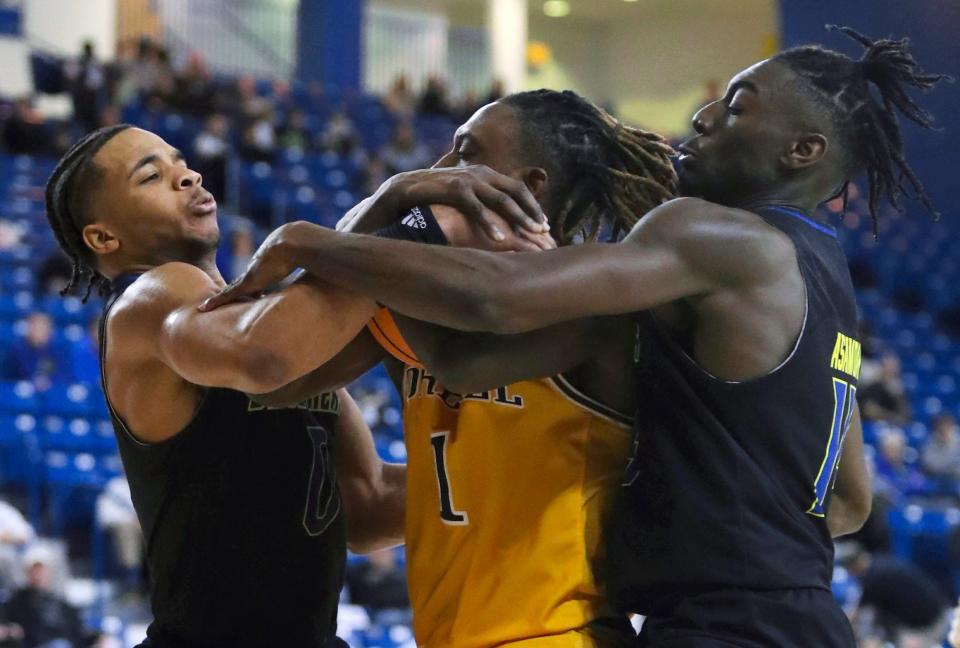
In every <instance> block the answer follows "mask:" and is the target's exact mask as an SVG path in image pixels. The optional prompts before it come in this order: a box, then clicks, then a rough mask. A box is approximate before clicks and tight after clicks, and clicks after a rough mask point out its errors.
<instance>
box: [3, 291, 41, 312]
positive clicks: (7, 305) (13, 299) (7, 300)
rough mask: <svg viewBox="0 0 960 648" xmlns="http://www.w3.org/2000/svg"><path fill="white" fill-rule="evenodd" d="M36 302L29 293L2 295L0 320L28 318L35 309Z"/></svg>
mask: <svg viewBox="0 0 960 648" xmlns="http://www.w3.org/2000/svg"><path fill="white" fill-rule="evenodd" d="M34 301H35V300H34V298H33V295H31V294H30V293H29V292H18V293H16V294H14V295H0V318H4V319H12V318H17V317H26V316H27V315H28V314H29V313H30V310H31V309H32V308H33V306H34Z"/></svg>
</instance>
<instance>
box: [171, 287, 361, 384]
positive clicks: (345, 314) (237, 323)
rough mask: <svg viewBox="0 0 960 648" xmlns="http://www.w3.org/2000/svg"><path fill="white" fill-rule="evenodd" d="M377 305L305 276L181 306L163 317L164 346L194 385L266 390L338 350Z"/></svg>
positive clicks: (353, 335) (316, 364)
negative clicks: (257, 291) (203, 308)
mask: <svg viewBox="0 0 960 648" xmlns="http://www.w3.org/2000/svg"><path fill="white" fill-rule="evenodd" d="M374 310H375V304H374V303H373V302H372V301H370V300H369V299H366V298H363V297H360V296H359V295H356V294H353V293H350V292H348V291H345V290H342V289H335V288H333V287H330V286H321V285H319V284H316V283H313V282H311V283H304V282H300V283H297V284H295V285H293V286H291V287H289V288H287V289H286V290H284V291H282V292H280V293H276V294H273V295H269V296H267V297H264V298H262V299H259V300H256V301H248V302H242V303H237V304H232V305H230V306H229V307H227V308H223V309H220V310H218V311H215V312H213V313H209V314H205V313H200V312H198V311H197V310H196V308H195V307H194V306H187V307H185V308H182V309H179V310H178V311H177V312H175V313H173V314H171V316H169V317H168V318H167V321H166V322H165V324H164V326H165V334H164V344H163V347H164V351H165V356H166V359H167V361H168V362H169V364H170V365H171V366H172V367H173V368H174V369H175V370H176V371H177V372H178V373H179V374H180V375H181V376H183V377H184V378H185V379H187V380H188V381H190V382H193V383H194V384H198V385H203V386H209V387H228V388H232V389H237V390H240V391H245V392H247V393H254V394H258V393H267V392H271V391H274V390H277V389H279V388H281V387H283V386H284V385H287V384H289V383H291V382H293V381H294V380H297V379H298V378H300V377H301V376H303V375H305V374H307V373H309V372H310V371H311V370H312V369H314V368H316V367H317V366H319V365H322V364H324V363H325V362H326V361H328V360H329V359H330V358H332V357H333V356H334V355H336V354H337V353H338V352H339V351H340V350H341V349H342V348H343V347H344V346H346V345H347V343H348V342H349V341H350V340H352V339H353V338H354V337H355V336H356V334H357V333H358V332H359V331H360V330H361V329H362V328H363V326H364V325H365V324H366V322H367V321H368V320H369V318H370V317H371V315H372V314H373V312H374Z"/></svg>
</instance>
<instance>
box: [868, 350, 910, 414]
mask: <svg viewBox="0 0 960 648" xmlns="http://www.w3.org/2000/svg"><path fill="white" fill-rule="evenodd" d="M857 396H858V400H859V402H860V412H861V414H862V415H863V418H864V420H867V421H886V422H887V423H892V424H894V425H906V424H907V423H909V422H910V415H911V410H910V401H909V400H907V393H906V390H905V389H904V387H903V376H902V375H901V374H900V358H899V357H897V356H896V355H895V354H893V353H887V354H885V355H884V356H883V358H882V359H881V360H880V375H879V376H878V377H876V378H875V379H874V380H873V381H871V382H865V383H864V384H863V385H862V387H861V389H860V392H859V394H858V395H857Z"/></svg>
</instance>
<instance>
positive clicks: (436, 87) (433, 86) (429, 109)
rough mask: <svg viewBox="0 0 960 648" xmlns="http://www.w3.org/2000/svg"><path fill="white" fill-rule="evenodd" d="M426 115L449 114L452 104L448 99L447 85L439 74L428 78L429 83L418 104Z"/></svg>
mask: <svg viewBox="0 0 960 648" xmlns="http://www.w3.org/2000/svg"><path fill="white" fill-rule="evenodd" d="M418 108H419V110H420V112H421V113H423V114H424V115H449V114H450V104H449V102H448V100H447V86H446V84H445V83H444V82H443V81H442V80H441V79H440V77H437V76H431V77H430V78H428V79H427V85H426V87H425V88H424V89H423V94H422V95H420V103H419V106H418Z"/></svg>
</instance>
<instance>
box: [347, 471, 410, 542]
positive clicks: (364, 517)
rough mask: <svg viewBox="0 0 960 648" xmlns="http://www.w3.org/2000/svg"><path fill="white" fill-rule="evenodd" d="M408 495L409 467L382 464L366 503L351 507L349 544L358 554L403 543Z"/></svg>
mask: <svg viewBox="0 0 960 648" xmlns="http://www.w3.org/2000/svg"><path fill="white" fill-rule="evenodd" d="M406 496H407V467H406V465H404V464H393V463H386V462H384V463H383V464H382V468H381V471H380V474H379V476H378V480H377V484H376V486H375V487H374V488H373V489H372V490H371V491H370V492H369V494H368V495H367V496H366V497H365V498H364V500H363V501H362V502H357V501H355V500H354V501H353V502H351V503H350V504H349V506H348V508H347V545H348V546H349V548H350V551H352V552H353V553H357V554H366V553H372V552H374V551H380V550H381V549H387V548H389V547H396V546H398V545H402V544H403V542H404V519H405V513H406Z"/></svg>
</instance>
